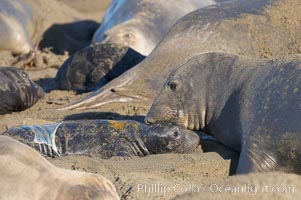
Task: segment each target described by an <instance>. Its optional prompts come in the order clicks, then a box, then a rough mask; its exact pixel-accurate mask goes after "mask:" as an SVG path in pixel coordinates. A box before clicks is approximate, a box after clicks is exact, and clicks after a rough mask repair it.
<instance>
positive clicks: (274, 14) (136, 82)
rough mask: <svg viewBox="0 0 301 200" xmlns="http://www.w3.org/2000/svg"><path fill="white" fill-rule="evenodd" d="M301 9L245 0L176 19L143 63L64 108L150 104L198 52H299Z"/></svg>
mask: <svg viewBox="0 0 301 200" xmlns="http://www.w3.org/2000/svg"><path fill="white" fill-rule="evenodd" d="M300 8H301V1H299V0H274V1H270V0H253V1H248V0H241V1H233V2H228V3H223V4H217V5H213V6H209V7H206V8H202V9H199V10H196V11H194V12H192V13H190V14H188V15H186V16H184V17H183V18H181V19H180V20H178V21H177V23H176V24H175V25H174V26H173V28H172V29H171V30H170V31H169V32H168V34H167V35H166V36H165V37H164V39H163V40H162V41H161V42H160V43H159V44H158V46H157V47H156V49H155V50H154V51H153V52H152V53H151V54H150V55H149V56H148V57H147V58H146V59H144V60H143V61H142V62H141V63H140V64H138V65H137V66H135V67H133V68H132V69H130V70H128V71H127V72H125V73H124V74H122V75H121V76H119V77H118V78H116V79H114V80H112V81H111V82H109V83H108V84H106V85H105V86H104V87H102V88H100V89H98V90H97V91H95V92H93V93H90V94H88V95H87V96H86V97H84V98H83V99H79V100H77V101H75V102H73V103H71V104H69V105H66V106H64V107H63V108H60V109H61V110H67V109H75V108H77V109H89V108H95V107H99V106H103V105H105V104H109V103H114V102H119V103H122V104H124V103H133V102H135V103H136V102H141V103H143V104H144V105H145V106H146V107H148V108H149V107H150V105H151V103H152V102H153V100H154V98H155V96H156V95H157V94H158V93H159V91H160V89H161V88H162V86H163V84H164V82H165V80H166V79H167V78H168V76H169V75H170V73H171V72H172V71H173V70H175V69H176V68H177V67H179V66H180V65H181V64H183V63H185V62H187V61H188V60H189V59H190V58H191V57H193V56H195V55H198V54H200V53H206V52H215V51H216V52H225V53H230V54H237V55H245V56H251V57H255V58H265V57H274V56H275V57H277V56H285V55H288V54H293V53H298V52H301V49H300V48H301V38H300V37H295V36H296V35H300V34H301V26H300V23H299V22H300V21H301V13H300V12H299V10H300ZM122 104H120V105H121V106H123V105H122Z"/></svg>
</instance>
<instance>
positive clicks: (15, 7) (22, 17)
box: [0, 0, 35, 54]
mask: <svg viewBox="0 0 301 200" xmlns="http://www.w3.org/2000/svg"><path fill="white" fill-rule="evenodd" d="M0 8H1V9H0V36H1V37H0V51H1V50H10V51H12V52H13V53H16V54H18V53H28V52H29V51H30V50H31V49H33V42H32V36H33V34H34V30H35V22H34V19H33V16H32V13H31V12H32V11H31V9H30V7H29V6H28V5H27V4H26V3H25V2H24V1H21V0H1V1H0Z"/></svg>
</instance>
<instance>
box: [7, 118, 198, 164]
mask: <svg viewBox="0 0 301 200" xmlns="http://www.w3.org/2000/svg"><path fill="white" fill-rule="evenodd" d="M4 135H7V136H10V137H13V138H15V139H17V140H19V141H21V142H23V143H25V144H27V145H29V146H31V147H33V148H35V149H37V150H39V151H40V152H41V153H42V154H43V155H46V156H51V157H53V156H61V155H62V156H63V155H67V154H96V155H97V156H99V157H101V158H104V159H108V158H111V157H113V156H118V157H132V156H140V157H142V156H146V155H149V154H157V153H170V152H174V153H189V152H192V151H193V150H194V149H195V148H196V147H197V146H198V145H199V136H198V135H197V134H196V133H194V132H192V131H190V130H187V129H185V128H181V127H179V126H164V125H161V124H156V125H152V126H147V125H145V124H143V123H139V122H136V121H114V120H83V121H65V122H62V123H56V124H49V125H42V126H21V127H15V128H11V129H9V130H7V131H6V132H5V133H4Z"/></svg>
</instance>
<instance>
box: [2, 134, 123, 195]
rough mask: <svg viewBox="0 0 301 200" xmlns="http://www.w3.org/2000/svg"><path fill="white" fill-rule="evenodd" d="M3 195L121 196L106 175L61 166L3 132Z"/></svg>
mask: <svg viewBox="0 0 301 200" xmlns="http://www.w3.org/2000/svg"><path fill="white" fill-rule="evenodd" d="M0 176H1V179H0V194H1V197H0V199H30V200H39V199H49V200H58V199H64V200H74V199H83V200H118V199H119V197H118V194H117V192H116V189H115V187H114V186H113V184H112V183H111V182H110V181H109V180H107V179H106V178H104V177H102V176H100V175H97V174H90V173H84V172H78V171H71V170H66V169H60V168H57V167H55V166H54V165H52V164H50V163H49V162H48V161H47V160H46V159H45V158H43V157H42V156H41V155H40V154H38V153H37V152H36V151H34V150H33V149H31V148H29V147H28V146H26V145H24V144H22V143H20V142H18V141H16V140H14V139H12V138H9V137H7V136H0Z"/></svg>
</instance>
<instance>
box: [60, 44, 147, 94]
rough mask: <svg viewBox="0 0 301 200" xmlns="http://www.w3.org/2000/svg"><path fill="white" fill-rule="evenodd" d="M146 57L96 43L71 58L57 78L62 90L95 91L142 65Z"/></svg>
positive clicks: (132, 51)
mask: <svg viewBox="0 0 301 200" xmlns="http://www.w3.org/2000/svg"><path fill="white" fill-rule="evenodd" d="M144 58H145V56H143V55H141V54H139V53H138V52H136V51H134V50H132V49H131V48H129V47H126V46H122V45H117V44H112V43H94V44H91V45H90V46H88V47H86V48H83V49H81V50H80V51H78V52H76V53H75V54H74V55H72V56H71V57H69V58H68V59H67V60H66V61H65V62H64V64H63V65H62V66H61V67H60V69H59V70H58V72H57V75H56V82H57V85H58V87H59V89H62V90H77V91H84V92H87V91H91V90H95V89H98V88H100V87H102V86H104V85H105V84H106V83H108V82H109V81H110V80H112V79H114V78H116V77H118V76H119V75H120V74H122V73H123V72H125V71H127V70H128V69H130V68H132V67H134V66H135V65H137V64H138V63H140V62H141V61H142V60H143V59H144Z"/></svg>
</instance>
